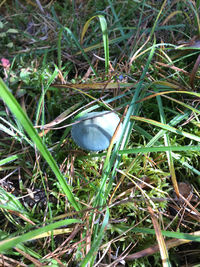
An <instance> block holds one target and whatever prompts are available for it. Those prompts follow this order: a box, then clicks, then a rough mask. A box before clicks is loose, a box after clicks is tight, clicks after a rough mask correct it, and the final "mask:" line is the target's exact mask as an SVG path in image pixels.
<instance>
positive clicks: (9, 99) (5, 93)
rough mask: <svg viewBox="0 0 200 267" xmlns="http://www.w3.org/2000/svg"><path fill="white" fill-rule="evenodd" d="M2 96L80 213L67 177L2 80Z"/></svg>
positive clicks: (0, 92)
mask: <svg viewBox="0 0 200 267" xmlns="http://www.w3.org/2000/svg"><path fill="white" fill-rule="evenodd" d="M0 95H1V98H2V99H3V101H4V102H5V103H6V104H7V106H8V107H9V109H10V110H11V112H12V113H13V114H14V115H15V117H16V118H17V119H18V121H20V123H21V125H23V127H24V129H25V130H26V132H27V133H28V135H29V136H30V138H31V139H32V140H33V142H34V143H35V145H36V147H37V149H38V150H39V151H40V153H41V154H42V156H43V157H44V158H45V160H46V161H47V163H48V164H49V166H50V167H51V169H52V171H53V172H54V174H55V176H56V177H57V179H58V181H59V183H60V185H61V187H62V189H63V191H64V193H65V194H66V196H67V198H68V200H69V201H70V203H71V204H72V206H73V207H74V208H75V209H76V210H77V211H78V210H80V207H79V204H78V203H77V201H76V200H75V197H74V195H73V194H72V192H71V190H70V188H69V186H68V184H67V182H66V180H65V177H64V176H63V175H62V173H61V172H60V169H59V167H58V165H57V164H56V162H55V160H54V159H53V157H52V155H51V154H50V152H49V151H48V149H47V147H46V146H45V145H44V144H43V142H42V140H41V138H40V136H39V135H38V133H37V131H36V130H35V129H34V127H33V125H32V123H31V121H30V120H29V118H28V117H27V115H26V114H25V113H24V111H23V109H22V108H21V106H20V105H19V103H18V102H17V100H16V99H15V97H14V96H13V95H12V93H11V92H10V91H9V89H8V87H7V86H6V85H5V83H4V82H3V80H2V79H0Z"/></svg>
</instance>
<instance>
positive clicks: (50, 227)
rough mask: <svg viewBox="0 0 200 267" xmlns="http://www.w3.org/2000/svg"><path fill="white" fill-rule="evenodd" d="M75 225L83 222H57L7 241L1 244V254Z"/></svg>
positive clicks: (69, 220) (71, 220)
mask: <svg viewBox="0 0 200 267" xmlns="http://www.w3.org/2000/svg"><path fill="white" fill-rule="evenodd" d="M73 223H81V221H80V220H77V219H67V220H62V221H59V222H55V223H52V224H49V225H47V226H44V227H41V228H39V229H36V230H33V231H30V232H28V233H26V234H23V235H21V236H17V237H13V238H8V239H5V240H3V241H1V242H0V252H4V251H5V250H7V249H9V248H13V247H15V246H17V245H18V244H20V243H23V242H26V241H29V240H32V239H35V238H36V237H37V236H39V235H42V234H44V233H47V232H49V231H53V230H54V229H55V228H59V227H61V226H65V225H70V224H73Z"/></svg>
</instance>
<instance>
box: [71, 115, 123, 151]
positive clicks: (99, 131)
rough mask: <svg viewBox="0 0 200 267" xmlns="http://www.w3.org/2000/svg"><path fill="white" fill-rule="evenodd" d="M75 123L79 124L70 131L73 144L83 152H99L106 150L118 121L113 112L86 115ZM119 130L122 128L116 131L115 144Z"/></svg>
mask: <svg viewBox="0 0 200 267" xmlns="http://www.w3.org/2000/svg"><path fill="white" fill-rule="evenodd" d="M76 121H79V122H78V123H77V124H74V125H73V126H72V130H71V134H72V138H73V140H74V141H75V143H76V144H77V145H78V146H80V147H81V148H82V149H85V150H89V151H101V150H104V149H106V148H108V146H109V144H110V140H111V138H112V136H113V134H114V132H115V129H116V127H117V125H118V123H119V121H120V119H119V117H118V116H117V115H116V114H115V113H113V112H108V111H101V112H90V113H87V114H85V115H83V116H81V117H79V118H78V119H77V120H76ZM121 130H122V126H120V128H119V130H118V134H117V136H116V138H115V142H116V141H117V140H118V138H119V136H120V133H121Z"/></svg>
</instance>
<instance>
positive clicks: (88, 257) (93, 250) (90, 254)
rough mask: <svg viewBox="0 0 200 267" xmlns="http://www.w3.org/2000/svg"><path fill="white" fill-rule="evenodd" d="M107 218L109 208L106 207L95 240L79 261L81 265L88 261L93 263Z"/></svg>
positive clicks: (85, 264) (83, 266) (82, 266)
mask: <svg viewBox="0 0 200 267" xmlns="http://www.w3.org/2000/svg"><path fill="white" fill-rule="evenodd" d="M108 220H109V209H108V208H107V210H106V214H105V217H104V220H103V223H102V226H101V228H100V230H99V233H98V235H97V236H96V237H95V240H94V242H93V244H92V247H91V249H90V251H89V252H88V254H87V255H86V257H85V258H84V260H83V261H82V262H81V264H80V266H81V267H85V266H87V264H88V263H89V262H91V261H92V262H93V263H94V259H95V258H96V255H95V253H96V252H97V251H98V249H99V247H100V245H101V241H102V239H103V236H104V232H105V228H106V226H107V225H108ZM91 266H93V265H91Z"/></svg>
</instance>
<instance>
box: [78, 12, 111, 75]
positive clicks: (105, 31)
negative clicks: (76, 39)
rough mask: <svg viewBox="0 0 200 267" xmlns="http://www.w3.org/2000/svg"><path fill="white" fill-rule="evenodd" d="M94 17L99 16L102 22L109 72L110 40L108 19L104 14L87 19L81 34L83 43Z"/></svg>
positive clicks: (106, 66)
mask: <svg viewBox="0 0 200 267" xmlns="http://www.w3.org/2000/svg"><path fill="white" fill-rule="evenodd" d="M94 18H98V19H99V22H100V26H101V31H102V34H103V46H104V55H105V72H106V73H108V69H109V42H108V29H107V22H106V19H105V18H104V16H102V15H97V16H93V17H92V18H90V19H89V20H88V21H86V23H85V25H84V27H83V31H82V34H81V43H82V42H83V38H84V36H85V33H86V31H87V29H88V27H89V25H90V22H91V21H92V20H93V19H94Z"/></svg>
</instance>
